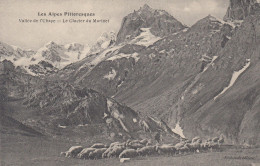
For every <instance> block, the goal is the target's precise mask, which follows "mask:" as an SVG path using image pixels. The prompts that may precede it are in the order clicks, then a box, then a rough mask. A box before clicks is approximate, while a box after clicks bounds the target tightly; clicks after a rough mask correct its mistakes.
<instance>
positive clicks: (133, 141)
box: [126, 140, 141, 145]
mask: <svg viewBox="0 0 260 166" xmlns="http://www.w3.org/2000/svg"><path fill="white" fill-rule="evenodd" d="M132 144H141V143H140V141H139V140H132V141H131V140H127V141H126V145H132Z"/></svg>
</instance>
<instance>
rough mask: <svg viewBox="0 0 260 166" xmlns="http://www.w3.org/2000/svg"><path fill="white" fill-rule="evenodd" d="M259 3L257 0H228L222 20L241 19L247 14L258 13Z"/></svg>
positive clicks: (259, 9) (259, 10)
mask: <svg viewBox="0 0 260 166" xmlns="http://www.w3.org/2000/svg"><path fill="white" fill-rule="evenodd" d="M259 3H260V2H259V1H257V0H230V5H229V7H228V10H227V13H226V15H225V17H224V20H225V21H228V20H243V19H245V18H246V17H247V16H250V15H253V14H255V13H259V12H260V4H259Z"/></svg>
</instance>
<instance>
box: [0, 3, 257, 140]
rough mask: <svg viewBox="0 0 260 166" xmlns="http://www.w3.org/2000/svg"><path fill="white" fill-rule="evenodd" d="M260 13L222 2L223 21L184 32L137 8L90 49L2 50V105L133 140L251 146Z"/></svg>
mask: <svg viewBox="0 0 260 166" xmlns="http://www.w3.org/2000/svg"><path fill="white" fill-rule="evenodd" d="M259 6H260V5H259V3H258V1H256V0H247V1H245V0H230V6H229V7H228V9H227V13H226V15H225V17H224V19H223V20H221V19H218V18H215V17H213V16H211V15H209V16H207V17H205V18H202V19H201V20H199V21H198V22H196V23H195V24H194V25H192V26H191V27H187V26H186V25H184V24H182V23H181V22H180V21H178V20H177V19H175V18H174V17H173V16H171V15H170V14H169V13H168V12H166V11H164V10H156V9H152V8H151V7H149V6H148V5H144V6H143V7H141V8H140V9H139V10H137V11H134V12H133V13H130V14H129V15H127V16H125V17H124V18H123V20H122V24H121V27H120V29H119V32H118V33H117V35H115V33H109V34H103V35H102V36H101V38H100V39H99V40H98V41H97V43H96V44H95V45H94V46H92V47H89V46H83V45H81V44H76V43H75V44H69V45H65V46H64V45H58V44H56V43H54V42H50V43H48V44H46V45H45V46H44V47H43V48H42V49H40V50H38V51H37V52H34V51H31V50H21V49H17V48H14V47H12V46H9V45H7V44H4V43H1V47H0V57H1V61H2V62H1V64H0V71H1V75H0V76H1V78H2V79H1V84H2V85H3V86H2V87H3V88H2V89H1V91H2V92H6V93H5V94H6V95H7V96H5V95H3V96H4V97H2V98H8V97H15V96H20V97H23V98H24V100H23V101H24V104H25V105H26V106H27V107H30V108H34V109H39V110H41V112H42V113H44V116H47V117H52V118H49V119H48V118H42V119H41V118H40V117H38V118H37V119H38V122H40V121H45V123H51V124H55V125H56V126H59V125H60V126H73V125H87V124H93V123H94V124H96V123H103V124H107V122H109V124H110V122H111V124H114V125H113V126H114V127H113V128H115V129H117V128H119V129H120V132H124V133H126V135H127V136H129V135H130V136H131V137H133V133H136V132H138V131H141V130H143V131H149V132H154V131H158V130H163V131H165V132H167V133H170V134H171V135H175V136H176V135H179V136H182V137H183V136H185V137H186V138H192V137H195V136H200V137H205V138H208V137H212V136H219V135H222V136H223V137H225V140H226V141H227V143H232V144H237V143H245V142H246V143H248V144H259V143H260V130H259V129H260V75H259V69H260V64H259V63H260V24H259V20H260V12H259V11H260V7H259ZM3 59H4V60H3ZM23 59H26V60H29V61H30V63H28V65H27V66H24V64H25V61H23ZM24 70H25V71H27V72H24ZM19 73H23V74H19ZM18 94H19V95H18ZM120 103H122V104H120ZM46 119H47V120H46ZM156 119H158V120H156ZM137 123H138V125H135V124H137ZM26 124H27V125H29V126H30V125H32V124H30V123H29V122H26ZM39 124H40V123H39ZM153 124H156V125H153ZM107 125H108V124H107ZM152 126H153V127H152ZM38 127H39V126H38ZM44 127H45V128H48V127H47V126H41V127H40V128H44ZM177 128H178V129H179V130H178V131H176V129H177ZM172 130H173V131H174V132H172ZM117 132H119V130H118V131H117Z"/></svg>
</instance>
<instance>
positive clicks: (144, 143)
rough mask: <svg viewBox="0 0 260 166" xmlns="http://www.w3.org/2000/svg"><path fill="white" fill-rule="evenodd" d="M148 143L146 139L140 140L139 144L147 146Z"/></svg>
mask: <svg viewBox="0 0 260 166" xmlns="http://www.w3.org/2000/svg"><path fill="white" fill-rule="evenodd" d="M148 142H149V141H148V139H142V140H141V141H140V144H142V145H147V143H148Z"/></svg>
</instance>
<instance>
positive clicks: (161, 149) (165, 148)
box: [156, 145, 176, 155]
mask: <svg viewBox="0 0 260 166" xmlns="http://www.w3.org/2000/svg"><path fill="white" fill-rule="evenodd" d="M156 151H157V152H158V153H159V154H167V155H172V154H175V153H176V148H175V146H173V145H162V146H156Z"/></svg>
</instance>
